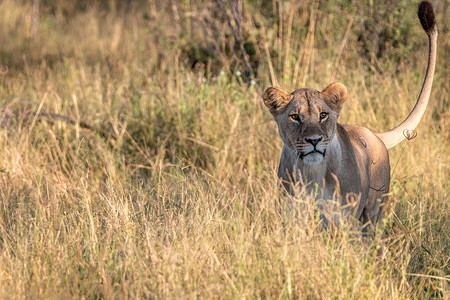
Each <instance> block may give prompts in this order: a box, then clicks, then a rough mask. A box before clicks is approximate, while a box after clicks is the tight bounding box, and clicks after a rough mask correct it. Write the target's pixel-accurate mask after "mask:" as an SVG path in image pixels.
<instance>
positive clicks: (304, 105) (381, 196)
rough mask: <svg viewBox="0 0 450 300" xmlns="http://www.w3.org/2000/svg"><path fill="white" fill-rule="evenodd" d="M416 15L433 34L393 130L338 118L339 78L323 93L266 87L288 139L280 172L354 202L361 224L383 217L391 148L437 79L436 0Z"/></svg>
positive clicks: (323, 194) (285, 179) (287, 182)
mask: <svg viewBox="0 0 450 300" xmlns="http://www.w3.org/2000/svg"><path fill="white" fill-rule="evenodd" d="M418 15H419V19H420V22H421V24H422V27H423V29H424V30H425V32H426V33H427V35H428V39H429V58H428V68H427V71H426V74H425V80H424V82H423V86H422V91H421V92H420V95H419V98H418V99H417V103H416V105H415V106H414V108H413V110H412V111H411V113H410V114H409V116H408V117H407V118H406V119H405V120H404V121H403V122H402V123H401V124H400V125H398V126H397V127H395V128H394V129H392V130H390V131H387V132H382V133H374V132H372V131H370V130H369V129H367V128H364V127H360V126H357V125H348V124H339V123H337V119H338V117H339V112H340V111H341V109H342V106H343V105H344V102H345V100H347V89H346V88H345V86H344V85H342V84H340V83H332V84H330V85H329V86H327V87H326V88H325V89H324V90H323V91H322V92H319V91H316V90H313V89H306V88H303V89H298V90H296V91H294V92H292V93H291V94H288V93H287V92H285V91H283V90H282V89H279V88H276V87H270V88H268V89H267V90H266V91H265V92H264V96H263V99H264V104H265V105H266V106H267V107H268V108H269V110H270V113H271V114H272V115H273V117H274V119H275V121H276V122H277V124H278V132H279V134H280V137H281V139H282V141H283V143H284V145H283V150H282V153H281V159H280V165H279V168H278V177H279V178H280V179H281V181H282V183H283V185H284V187H285V188H286V190H288V191H289V192H290V193H293V189H292V185H293V184H295V183H301V184H305V183H313V184H308V185H307V189H309V190H310V191H315V192H317V191H318V193H317V194H316V196H317V197H319V198H321V199H322V201H324V202H331V200H333V199H336V196H337V197H338V198H339V199H340V203H341V205H343V204H347V203H348V202H349V201H350V202H351V201H354V202H353V205H354V209H353V211H352V214H353V215H354V217H356V219H358V220H360V221H361V222H362V223H363V224H375V223H376V222H377V221H378V219H380V217H381V215H382V209H381V210H380V203H382V202H383V201H384V200H385V199H386V194H387V193H388V191H389V182H390V166H389V154H388V151H387V149H389V148H391V147H394V146H395V145H397V144H398V143H400V142H401V141H402V140H403V139H405V134H408V133H411V132H413V130H414V129H415V128H416V126H417V124H418V123H419V121H420V119H421V118H422V115H423V113H424V112H425V109H426V106H427V103H428V99H429V97H430V92H431V86H432V82H433V74H434V68H435V64H436V44H437V36H438V33H437V28H436V22H435V15H434V11H433V7H432V5H431V4H430V3H429V2H426V1H424V2H422V3H420V5H419V9H418ZM317 187H319V189H318V190H317ZM350 206H351V205H350Z"/></svg>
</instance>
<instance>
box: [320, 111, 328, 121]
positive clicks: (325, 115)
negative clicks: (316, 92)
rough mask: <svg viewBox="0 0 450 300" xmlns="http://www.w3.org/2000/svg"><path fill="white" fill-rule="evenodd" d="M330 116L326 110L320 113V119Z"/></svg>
mask: <svg viewBox="0 0 450 300" xmlns="http://www.w3.org/2000/svg"><path fill="white" fill-rule="evenodd" d="M327 116H328V113H326V112H324V111H323V112H321V113H320V120H323V119H325V118H326V117H327Z"/></svg>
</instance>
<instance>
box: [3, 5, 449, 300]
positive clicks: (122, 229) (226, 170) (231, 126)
mask: <svg viewBox="0 0 450 300" xmlns="http://www.w3.org/2000/svg"><path fill="white" fill-rule="evenodd" d="M417 4H418V1H403V0H398V1H394V0H388V1H378V0H374V1H367V2H366V1H352V0H336V1H294V0H292V1H280V0H235V1H221V0H217V1H207V0H204V1H193V0H170V1H157V0H149V1H133V0H128V1H112V0H110V1H107V0H92V1H87V0H78V1H64V2H61V1H56V0H42V1H25V0H22V1H18V0H2V1H0V37H1V42H0V71H1V74H0V107H1V111H0V120H1V122H0V124H1V128H0V298H15V299H20V298H27V299H28V298H57V299H61V298H180V297H192V298H194V297H201V298H241V297H245V298H248V297H252V298H253V297H254V298H266V297H267V298H302V299H304V298H312V299H317V298H339V299H341V298H352V299H377V298H379V299H399V298H401V299H403V298H404V299H417V298H431V297H436V298H444V299H445V298H447V299H448V297H449V274H450V267H449V264H450V261H449V258H450V236H449V235H450V225H449V224H450V222H449V220H450V205H449V196H450V195H449V190H450V177H449V174H450V160H449V155H448V153H449V150H450V149H449V143H450V133H449V132H450V131H449V128H450V125H449V118H450V108H449V103H450V102H449V97H448V96H449V86H448V81H449V78H450V76H449V75H450V74H449V72H450V68H449V66H448V61H450V38H449V20H450V17H449V13H450V11H449V10H450V8H449V7H450V4H449V2H448V1H433V4H434V7H435V9H436V11H437V23H438V28H439V32H440V37H439V49H438V65H437V69H436V74H435V81H434V86H433V92H432V95H431V101H430V104H429V107H428V109H427V112H426V114H425V116H424V118H423V120H422V122H421V124H420V125H419V127H418V136H417V137H416V138H415V139H413V140H411V141H406V142H403V143H402V144H400V145H399V146H397V147H396V148H394V149H392V150H391V151H390V155H391V165H392V183H391V197H390V202H389V206H388V213H387V218H386V222H385V226H384V228H382V229H381V230H380V231H379V232H378V233H377V237H376V238H375V240H374V241H373V242H370V241H363V240H361V238H359V237H358V235H354V234H352V232H351V231H349V230H348V229H347V228H345V226H343V228H339V229H337V230H335V231H320V230H317V226H318V222H317V220H314V218H299V219H295V220H294V221H292V222H286V219H284V218H283V217H282V216H281V215H280V209H279V203H278V190H277V185H276V168H277V163H278V159H279V155H280V151H281V146H282V143H281V141H280V139H279V138H278V134H277V130H276V125H275V123H274V122H273V121H272V118H271V116H270V114H269V113H268V111H267V109H265V108H264V107H263V106H262V101H261V93H262V91H264V89H265V88H266V87H268V86H271V85H279V86H282V87H283V88H284V89H286V90H293V89H294V88H299V87H311V88H315V89H322V88H323V87H325V86H326V85H328V84H329V83H331V82H333V81H340V82H342V83H344V84H345V85H346V86H347V87H348V90H349V100H348V101H347V103H346V105H345V107H344V109H343V112H342V114H341V117H340V122H342V123H357V124H360V125H363V126H366V127H368V128H371V129H373V130H375V131H383V130H387V129H390V128H392V127H393V126H394V125H396V124H398V123H399V122H400V121H401V120H403V118H404V117H405V116H406V115H407V114H408V113H409V111H410V110H411V109H412V107H413V105H414V103H415V100H416V98H417V95H418V93H419V91H420V87H421V84H422V80H423V74H424V72H425V67H426V59H427V38H426V35H425V33H424V32H423V31H422V29H421V27H420V23H419V21H418V19H417V17H416V10H417ZM30 112H31V113H30ZM35 112H41V113H55V114H60V115H66V116H71V117H73V120H75V122H73V123H71V122H65V121H61V120H54V119H53V118H51V117H47V118H41V117H38V116H37V115H36V114H35ZM81 121H83V122H87V123H88V124H90V125H91V126H92V128H93V129H92V130H89V129H85V128H83V127H82V126H80V125H82V123H79V122H81ZM298 201H299V205H298V206H299V207H300V206H302V203H303V204H305V203H306V204H307V203H308V199H306V198H305V197H300V199H298ZM303 209H304V210H306V211H307V212H309V213H310V214H312V215H313V214H314V211H313V209H312V208H311V207H309V206H308V205H306V208H303ZM303 214H304V212H303ZM383 233H384V235H383ZM382 240H383V241H384V244H385V246H386V248H387V249H388V252H387V254H386V256H385V257H384V259H379V258H377V250H378V248H379V245H380V244H381V242H382Z"/></svg>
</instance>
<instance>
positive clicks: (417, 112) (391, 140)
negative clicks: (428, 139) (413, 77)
mask: <svg viewBox="0 0 450 300" xmlns="http://www.w3.org/2000/svg"><path fill="white" fill-rule="evenodd" d="M418 15H419V19H420V23H421V24H422V27H423V29H424V30H425V32H426V33H427V35H428V50H429V52H428V66H427V71H426V73H425V79H424V81H423V85H422V90H421V91H420V95H419V98H418V99H417V102H416V105H415V106H414V108H413V110H412V111H411V113H410V114H409V116H408V117H407V118H406V119H405V120H404V121H403V122H402V123H401V124H400V125H398V126H397V127H395V128H394V129H392V130H389V131H386V132H380V133H376V135H377V136H378V137H379V138H380V139H381V140H382V141H383V143H384V144H385V145H386V148H388V149H389V148H392V147H394V146H395V145H397V144H398V143H400V142H401V141H403V140H404V139H405V138H406V137H407V136H408V135H410V134H412V132H413V131H414V129H415V128H416V126H417V125H418V124H419V122H420V119H422V116H423V114H424V112H425V109H426V108H427V104H428V100H429V99H430V93H431V86H432V84H433V75H434V68H435V65H436V48H437V36H438V33H437V27H436V20H435V16H434V11H433V6H432V5H431V3H430V2H428V1H423V2H421V3H420V4H419V11H418Z"/></svg>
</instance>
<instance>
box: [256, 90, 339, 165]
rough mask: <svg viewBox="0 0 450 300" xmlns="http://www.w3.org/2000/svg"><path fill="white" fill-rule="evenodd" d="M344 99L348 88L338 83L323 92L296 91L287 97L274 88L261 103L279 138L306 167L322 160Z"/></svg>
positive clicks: (285, 93) (267, 92) (268, 91)
mask: <svg viewBox="0 0 450 300" xmlns="http://www.w3.org/2000/svg"><path fill="white" fill-rule="evenodd" d="M346 99H347V89H346V88H345V86H343V85H342V84H340V83H333V84H331V85H329V86H328V87H326V88H325V89H324V90H323V91H322V92H319V91H316V90H312V89H299V90H296V91H295V92H293V93H291V94H288V93H287V92H285V91H283V90H281V89H279V88H275V87H271V88H268V89H267V90H266V91H265V92H264V103H265V105H266V106H267V107H268V108H269V109H270V113H271V114H272V115H273V117H274V119H275V121H276V122H277V124H278V132H279V134H280V137H281V139H282V140H283V142H284V144H285V145H286V146H287V147H289V148H290V149H292V150H294V151H296V153H297V154H298V156H299V158H301V159H302V160H303V162H304V163H307V164H309V163H320V162H322V161H323V160H324V158H325V156H326V154H327V146H328V144H329V143H330V141H331V140H332V139H333V138H334V136H335V134H336V124H337V118H338V116H339V112H340V111H341V109H342V105H343V104H344V102H345V100H346Z"/></svg>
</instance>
